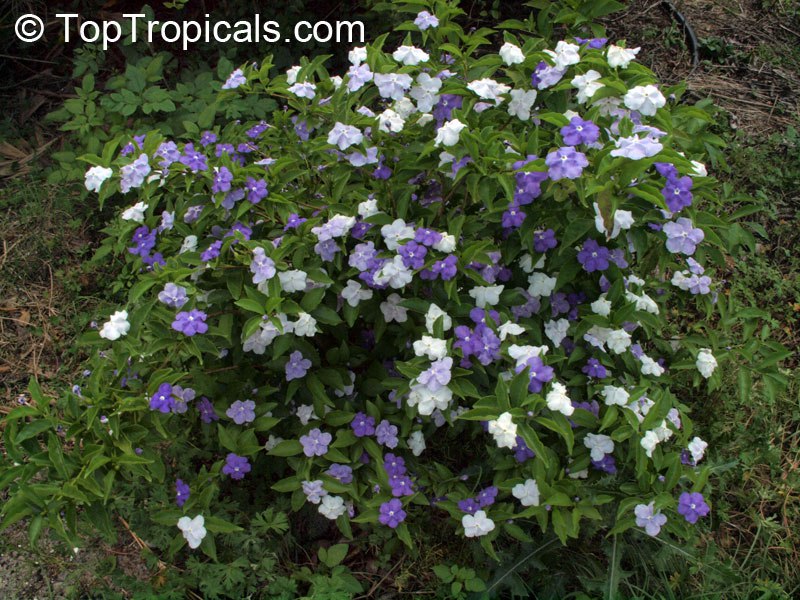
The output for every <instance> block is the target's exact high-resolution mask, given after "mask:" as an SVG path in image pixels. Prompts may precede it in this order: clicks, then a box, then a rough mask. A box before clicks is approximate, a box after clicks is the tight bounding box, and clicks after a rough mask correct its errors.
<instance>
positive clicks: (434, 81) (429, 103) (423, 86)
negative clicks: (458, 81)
mask: <svg viewBox="0 0 800 600" xmlns="http://www.w3.org/2000/svg"><path fill="white" fill-rule="evenodd" d="M417 84H418V85H415V86H414V87H412V88H411V91H409V92H408V95H409V96H410V97H411V98H413V99H414V100H416V102H417V108H418V109H419V110H420V111H421V112H430V111H432V110H433V107H434V106H436V103H437V102H439V96H438V94H437V92H438V91H439V90H440V89H441V87H442V80H441V79H439V78H438V77H431V76H430V75H428V74H427V73H420V74H419V75H418V76H417Z"/></svg>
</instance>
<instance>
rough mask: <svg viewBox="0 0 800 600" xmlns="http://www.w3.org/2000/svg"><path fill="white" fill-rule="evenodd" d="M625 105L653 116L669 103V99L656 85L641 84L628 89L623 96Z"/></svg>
mask: <svg viewBox="0 0 800 600" xmlns="http://www.w3.org/2000/svg"><path fill="white" fill-rule="evenodd" d="M623 102H625V106H627V107H628V108H630V109H631V110H636V111H639V112H640V113H641V114H643V115H645V116H647V117H652V116H653V115H654V114H656V111H657V110H658V109H659V108H661V107H662V106H664V105H665V104H666V103H667V99H666V98H664V95H663V94H662V93H661V92H660V91H659V90H658V88H657V87H656V86H654V85H639V86H636V87H635V88H631V89H630V90H628V93H627V94H625V96H624V98H623Z"/></svg>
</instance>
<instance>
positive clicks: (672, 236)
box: [664, 217, 705, 256]
mask: <svg viewBox="0 0 800 600" xmlns="http://www.w3.org/2000/svg"><path fill="white" fill-rule="evenodd" d="M664 233H666V234H667V250H669V251H670V252H672V253H673V254H675V253H678V252H680V253H681V254H686V255H687V256H689V255H692V254H694V251H695V248H696V247H697V244H699V243H700V242H702V241H703V238H704V237H705V234H704V233H703V230H702V229H699V228H697V227H694V225H693V223H692V220H691V219H687V218H686V217H681V218H679V219H678V220H677V221H675V222H674V223H673V222H672V221H670V222H669V223H665V224H664Z"/></svg>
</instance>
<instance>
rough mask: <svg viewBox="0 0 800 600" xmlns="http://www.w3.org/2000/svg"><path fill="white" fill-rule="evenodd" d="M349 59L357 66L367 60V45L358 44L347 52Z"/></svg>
mask: <svg viewBox="0 0 800 600" xmlns="http://www.w3.org/2000/svg"><path fill="white" fill-rule="evenodd" d="M347 60H349V61H350V63H351V64H353V65H355V66H356V67H357V66H358V65H360V64H361V63H362V62H364V61H365V60H367V47H366V46H357V47H355V48H353V49H352V50H350V52H348V53H347Z"/></svg>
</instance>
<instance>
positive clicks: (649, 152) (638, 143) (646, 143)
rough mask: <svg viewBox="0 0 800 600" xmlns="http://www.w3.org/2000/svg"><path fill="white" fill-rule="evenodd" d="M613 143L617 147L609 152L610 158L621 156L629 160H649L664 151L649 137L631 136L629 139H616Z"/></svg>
mask: <svg viewBox="0 0 800 600" xmlns="http://www.w3.org/2000/svg"><path fill="white" fill-rule="evenodd" d="M614 143H615V144H616V146H617V147H616V148H615V149H614V150H612V151H611V156H614V157H619V156H623V157H625V158H629V159H631V160H641V159H643V158H650V157H651V156H655V155H656V154H658V153H659V152H661V150H663V149H664V146H663V144H661V142H659V141H658V139H657V138H655V137H653V136H650V135H648V136H644V137H640V136H638V135H633V136H631V137H625V138H617V139H616V140H615V141H614Z"/></svg>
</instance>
